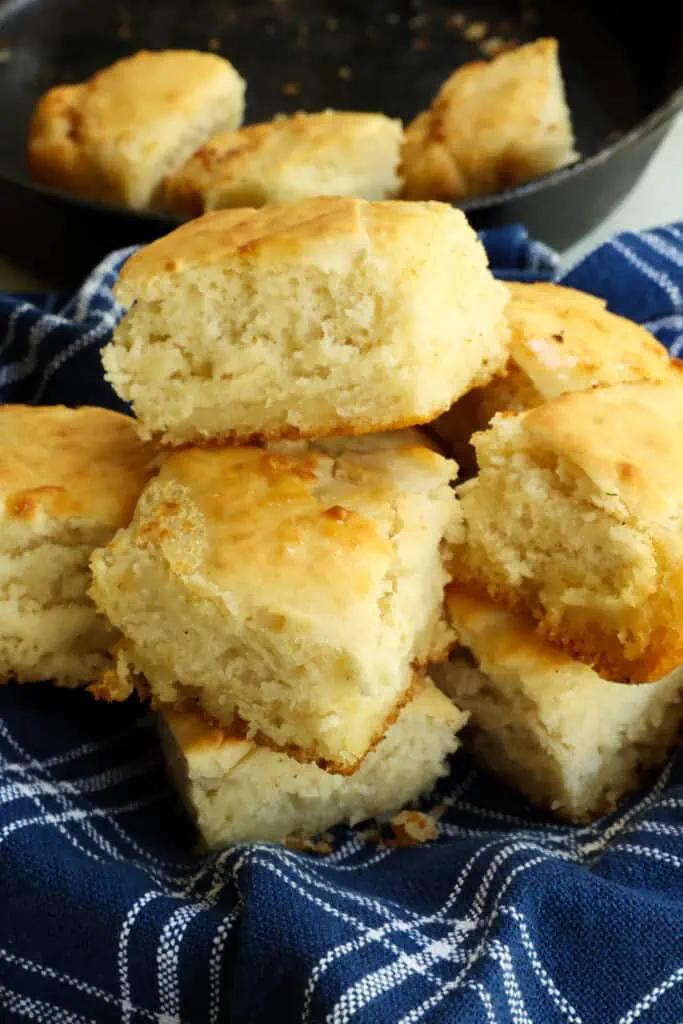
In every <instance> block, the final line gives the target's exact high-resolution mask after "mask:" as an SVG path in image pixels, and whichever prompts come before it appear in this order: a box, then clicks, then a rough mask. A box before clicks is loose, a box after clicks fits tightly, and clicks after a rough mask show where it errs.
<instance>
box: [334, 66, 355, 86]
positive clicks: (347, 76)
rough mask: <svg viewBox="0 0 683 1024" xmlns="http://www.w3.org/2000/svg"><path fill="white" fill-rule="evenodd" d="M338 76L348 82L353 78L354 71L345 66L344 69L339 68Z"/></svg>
mask: <svg viewBox="0 0 683 1024" xmlns="http://www.w3.org/2000/svg"><path fill="white" fill-rule="evenodd" d="M337 74H338V75H339V77H340V78H341V79H343V81H345V82H348V81H350V80H351V79H352V78H353V71H352V70H351V68H350V67H349V66H348V64H343V65H342V67H340V68H339V71H338V72H337Z"/></svg>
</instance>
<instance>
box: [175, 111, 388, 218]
mask: <svg viewBox="0 0 683 1024" xmlns="http://www.w3.org/2000/svg"><path fill="white" fill-rule="evenodd" d="M402 141H403V126H402V124H401V122H400V121H396V120H392V119H391V118H389V117H385V116H384V115H383V114H365V113H347V112H345V111H337V110H326V111H323V112H322V113H319V114H294V115H293V116H292V117H279V118H276V119H275V120H274V121H268V122H266V123H263V124H251V125H248V126H247V127H245V128H241V129H240V130H239V131H234V132H225V133H223V134H221V135H216V136H215V137H214V138H212V139H210V140H209V141H208V142H207V143H205V144H204V145H203V146H202V147H201V148H200V149H198V150H197V152H196V153H195V154H194V155H193V156H191V157H190V159H189V160H188V161H186V163H185V164H183V166H182V167H180V168H179V169H178V170H177V171H176V172H175V173H174V174H172V175H170V177H169V178H168V179H167V181H166V184H165V186H164V200H163V201H164V206H165V207H166V209H167V210H169V211H170V212H172V213H177V214H179V215H180V216H182V217H198V216H199V215H200V214H202V213H206V212H207V211H209V210H220V209H224V208H226V207H235V206H252V207H259V206H265V205H266V204H267V203H290V202H295V201H297V200H299V199H308V198H309V197H311V196H355V197H356V198H358V199H391V198H392V197H393V196H395V195H396V193H397V192H398V188H399V183H400V180H399V177H398V164H399V160H400V154H401V143H402Z"/></svg>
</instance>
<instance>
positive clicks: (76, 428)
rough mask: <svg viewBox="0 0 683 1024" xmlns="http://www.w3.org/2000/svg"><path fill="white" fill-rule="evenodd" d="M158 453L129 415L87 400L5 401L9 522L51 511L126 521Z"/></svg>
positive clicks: (1, 431)
mask: <svg viewBox="0 0 683 1024" xmlns="http://www.w3.org/2000/svg"><path fill="white" fill-rule="evenodd" d="M152 457H153V452H152V450H151V448H150V447H149V445H145V444H143V443H142V442H141V441H140V439H139V437H138V435H137V431H136V429H135V423H134V421H133V420H132V419H130V418H129V417H128V416H122V415H121V414H120V413H116V412H111V411H110V410H109V409H99V408H92V407H88V406H84V407H82V408H80V409H67V408H65V407H64V406H61V405H58V406H27V405H4V406H1V407H0V497H1V498H2V503H3V508H4V518H5V522H7V521H8V520H15V521H24V522H26V523H31V522H32V521H33V520H35V519H36V518H37V517H38V516H39V515H41V514H45V515H47V516H50V517H52V518H55V519H72V518H82V519H88V520H93V521H96V522H98V523H101V524H104V525H107V526H111V527H114V528H118V527H120V526H126V525H127V524H128V522H129V521H130V518H131V516H132V514H133V510H134V508H135V504H136V502H137V499H138V497H139V496H140V492H141V491H142V489H143V487H144V485H145V483H146V482H147V480H148V479H149V476H150V472H151V470H150V469H149V466H150V463H151V460H152Z"/></svg>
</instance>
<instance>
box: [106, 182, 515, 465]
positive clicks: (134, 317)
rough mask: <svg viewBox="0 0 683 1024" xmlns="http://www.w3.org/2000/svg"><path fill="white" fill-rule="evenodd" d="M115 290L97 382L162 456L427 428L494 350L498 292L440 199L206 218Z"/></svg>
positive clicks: (347, 202)
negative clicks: (208, 444)
mask: <svg viewBox="0 0 683 1024" xmlns="http://www.w3.org/2000/svg"><path fill="white" fill-rule="evenodd" d="M116 295H117V298H118V299H119V300H120V301H121V302H122V304H123V305H124V306H125V307H127V308H128V310H129V311H128V313H127V315H126V316H125V317H124V319H123V321H122V322H121V324H120V325H119V326H118V328H117V329H116V331H115V332H114V338H113V341H112V343H111V344H110V345H108V346H107V347H106V348H105V350H104V354H103V361H104V366H105V370H106V373H107V377H108V379H109V380H110V381H111V383H112V385H113V386H114V388H115V389H116V391H117V393H118V394H119V395H121V396H122V397H125V399H126V400H128V401H130V402H131V403H132V405H133V408H134V409H135V413H136V416H137V417H138V419H139V421H140V423H141V427H142V429H143V430H144V431H145V433H146V434H147V435H155V436H157V435H158V436H160V437H161V439H162V440H163V441H164V442H165V443H168V444H173V445H179V444H185V443H192V442H202V441H206V440H211V439H216V438H224V439H229V440H232V441H240V442H245V441H248V440H279V439H283V438H285V439H292V438H297V437H322V436H327V435H330V434H364V433H372V432H377V431H382V430H387V429H392V428H396V427H401V426H411V425H414V424H416V423H421V422H427V421H428V420H430V419H434V418H435V417H436V415H437V414H438V413H439V412H442V411H444V410H445V409H446V408H448V407H449V406H450V405H451V404H452V402H453V400H454V399H455V398H456V397H458V396H460V395H461V394H463V393H464V392H465V391H467V390H468V389H469V388H470V387H473V386H474V385H476V384H481V383H484V382H485V381H487V380H489V379H490V377H491V376H492V375H493V374H494V373H495V372H496V371H498V370H499V369H502V367H503V365H504V364H505V360H506V356H507V327H506V325H505V322H504V319H503V309H504V306H505V304H506V302H507V299H508V293H507V291H506V289H505V287H504V286H503V285H502V284H500V283H499V282H498V281H496V280H494V278H493V277H492V275H491V274H490V272H489V269H488V266H487V259H486V253H485V251H484V249H483V246H482V245H481V243H480V242H479V241H478V239H477V237H476V235H475V233H474V231H473V230H472V229H471V228H470V226H469V225H468V223H467V221H466V219H465V216H464V214H462V213H461V212H460V211H458V210H454V209H452V208H450V207H447V206H444V205H441V204H434V203H401V202H381V203H369V202H366V201H364V200H361V199H350V198H348V197H341V198H322V199H309V200H302V201H301V202H298V203H285V204H283V205H279V206H278V205H275V206H267V207H264V208H263V209H261V210H220V211H217V212H215V213H209V214H205V215H204V216H203V217H200V218H198V219H197V220H194V221H190V222H189V223H188V224H185V225H183V226H182V227H181V228H179V229H178V230H176V231H174V232H172V233H171V234H170V235H168V236H166V237H165V238H163V239H160V240H159V241H158V242H154V243H153V244H152V245H150V246H148V247H147V248H146V249H143V250H141V251H140V252H138V253H136V254H135V255H134V256H132V257H131V258H130V259H129V260H128V262H127V263H126V264H125V266H124V268H123V270H122V273H121V277H120V279H119V282H118V284H117V286H116Z"/></svg>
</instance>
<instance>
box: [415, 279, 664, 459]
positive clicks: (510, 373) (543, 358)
mask: <svg viewBox="0 0 683 1024" xmlns="http://www.w3.org/2000/svg"><path fill="white" fill-rule="evenodd" d="M507 287H508V289H509V291H510V296H511V298H510V302H509V303H508V305H507V307H506V310H505V315H506V317H507V321H508V324H509V325H510V357H509V359H508V362H507V365H506V367H505V369H504V371H503V372H502V373H501V374H499V375H498V376H496V377H494V378H493V379H492V380H491V381H489V383H488V384H486V385H484V387H481V388H474V389H473V390H472V391H470V392H468V394H466V395H464V396H463V397H462V398H460V399H459V400H458V401H457V402H456V403H455V405H454V406H453V408H452V409H451V410H450V411H449V412H447V413H445V414H444V415H443V416H441V417H439V419H438V420H436V421H435V422H434V423H433V424H431V428H432V429H433V430H434V432H435V433H436V434H437V435H438V437H440V438H441V440H443V441H444V442H446V443H450V444H453V445H455V447H454V449H453V454H454V456H455V458H456V459H458V461H461V459H463V460H464V457H465V456H464V453H463V445H465V444H466V442H467V441H468V440H469V438H470V437H471V435H472V434H473V433H475V431H477V430H483V429H484V428H485V427H486V426H487V425H488V423H489V422H490V420H491V419H492V417H493V416H495V414H496V413H497V412H522V411H523V410H524V409H531V408H533V407H534V406H536V405H541V403H542V402H547V401H549V400H550V399H552V398H557V397H558V396H559V395H561V394H564V393H565V392H567V391H583V390H585V389H587V388H592V387H595V386H596V385H601V384H620V383H625V382H626V381H638V380H667V379H670V378H671V377H672V375H673V376H675V378H676V379H680V377H679V375H680V368H679V367H678V365H677V363H676V361H674V360H671V359H670V358H669V353H668V352H667V350H666V349H665V348H664V346H663V345H660V343H659V342H658V341H657V340H656V338H654V337H653V336H652V335H651V334H650V332H649V331H646V330H645V328H644V327H640V326H639V325H638V324H635V323H633V321H632V320H627V319H626V317H623V316H616V315H615V314H614V313H610V312H609V311H608V310H607V308H606V303H605V301H604V299H598V298H596V297H595V296H594V295H588V294H587V293H586V292H580V291H577V290H576V289H574V288H564V287H562V286H561V285H557V284H546V283H539V284H521V283H517V282H513V283H509V284H508V285H507ZM458 456H460V458H458ZM470 459H471V456H470Z"/></svg>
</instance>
